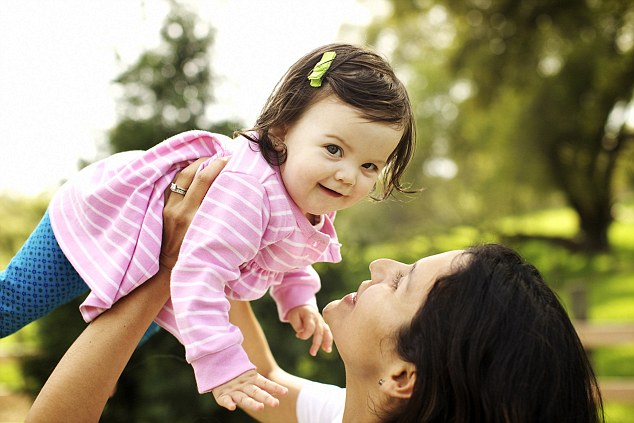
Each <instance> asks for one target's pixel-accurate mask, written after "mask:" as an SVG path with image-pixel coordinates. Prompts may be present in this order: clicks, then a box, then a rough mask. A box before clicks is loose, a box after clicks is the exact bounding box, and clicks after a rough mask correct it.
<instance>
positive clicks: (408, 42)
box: [370, 0, 634, 251]
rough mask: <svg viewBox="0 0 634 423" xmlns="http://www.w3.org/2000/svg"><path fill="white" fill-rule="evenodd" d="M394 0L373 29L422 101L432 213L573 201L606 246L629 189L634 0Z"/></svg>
mask: <svg viewBox="0 0 634 423" xmlns="http://www.w3.org/2000/svg"><path fill="white" fill-rule="evenodd" d="M390 3H391V5H392V13H391V14H390V15H388V16H387V17H386V18H383V19H380V20H378V21H377V22H376V23H375V24H374V25H373V27H372V28H371V30H370V41H371V42H374V43H376V44H382V43H389V44H392V45H394V54H393V56H394V61H395V63H396V64H397V66H399V67H401V68H402V70H403V73H404V74H405V76H406V80H407V82H408V87H409V88H410V92H411V94H412V98H413V99H414V102H415V103H416V104H415V109H416V113H417V124H418V128H419V134H420V136H419V142H420V146H421V148H420V149H419V154H418V155H417V164H416V168H415V170H414V172H416V173H417V174H420V172H421V171H422V175H423V176H424V177H425V178H426V180H428V181H429V182H428V184H429V187H430V189H429V190H428V191H427V192H426V193H425V194H426V197H427V202H428V203H429V204H434V207H430V209H431V210H430V211H431V213H430V214H429V215H427V216H429V219H430V220H440V221H442V222H445V223H453V224H456V223H469V224H471V223H475V222H481V221H482V220H486V219H490V218H491V217H495V216H500V215H513V214H517V213H523V212H526V211H531V210H535V209H539V208H543V207H544V206H551V205H553V204H555V202H559V203H560V204H561V203H562V202H563V201H565V202H566V203H567V204H568V206H569V207H571V208H572V209H573V210H574V211H575V212H576V213H577V215H578V218H579V225H578V228H577V233H576V237H575V241H577V242H578V243H579V244H580V245H581V246H582V247H583V248H585V249H587V250H588V251H600V250H603V249H606V248H607V247H608V243H607V241H608V237H607V231H608V228H609V225H610V224H611V223H612V221H613V215H612V205H613V203H614V202H615V200H618V199H617V198H616V197H615V194H618V195H621V196H622V195H623V193H624V192H631V173H630V176H626V175H627V173H625V170H621V169H625V168H629V169H630V170H631V162H630V165H627V163H628V161H627V158H628V157H629V158H630V159H631V157H632V147H631V144H632V143H631V140H632V138H633V136H634V133H633V132H632V128H631V127H630V126H628V125H627V124H626V123H625V113H626V109H627V108H628V107H631V103H630V102H631V100H632V90H633V89H634V43H633V42H632V39H634V4H632V2H630V1H628V0H615V1H608V2H601V1H586V0H570V1H566V2H516V1H509V0H493V1H466V2H465V1H440V0H423V1H416V2H412V1H406V0H394V1H392V2H390ZM448 163H449V164H451V163H454V164H455V165H456V170H457V174H456V175H455V177H454V178H452V177H450V176H451V174H449V175H448V174H446V172H445V176H443V172H441V170H442V166H440V167H439V165H442V164H445V165H447V164H448ZM446 169H447V168H446V166H445V170H446ZM617 181H618V182H617ZM615 184H618V191H617V190H616V188H615ZM626 185H627V186H628V187H629V188H626ZM628 190H629V191H628ZM492 205H495V207H492ZM439 206H440V207H439ZM448 210H449V213H447V211H448ZM407 223H409V221H407Z"/></svg>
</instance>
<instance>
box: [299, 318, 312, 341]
mask: <svg viewBox="0 0 634 423" xmlns="http://www.w3.org/2000/svg"><path fill="white" fill-rule="evenodd" d="M303 324H304V325H303V327H302V328H301V330H300V331H297V334H296V335H297V337H298V338H299V339H303V340H306V339H308V338H310V336H311V335H313V334H314V333H315V329H316V326H317V325H316V324H315V320H314V319H312V318H308V319H304V320H303Z"/></svg>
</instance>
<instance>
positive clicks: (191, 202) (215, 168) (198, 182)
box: [177, 157, 229, 208]
mask: <svg viewBox="0 0 634 423" xmlns="http://www.w3.org/2000/svg"><path fill="white" fill-rule="evenodd" d="M228 161H229V159H228V158H226V157H222V158H219V159H215V160H212V161H211V162H209V163H207V165H206V166H205V168H204V169H202V170H201V171H200V172H198V174H197V175H195V177H192V179H191V180H190V183H189V184H188V185H187V186H188V189H187V193H186V194H185V202H186V203H187V205H188V206H194V207H196V208H198V207H199V206H200V204H201V203H202V202H203V199H204V198H205V195H206V194H207V191H209V188H210V187H211V184H212V183H213V182H214V180H215V179H216V178H217V177H218V174H220V172H221V171H222V169H223V168H224V167H225V165H226V164H227V162H228ZM194 163H196V162H194ZM197 169H198V168H197ZM187 177H189V175H187ZM177 185H178V183H177ZM179 186H180V185H179Z"/></svg>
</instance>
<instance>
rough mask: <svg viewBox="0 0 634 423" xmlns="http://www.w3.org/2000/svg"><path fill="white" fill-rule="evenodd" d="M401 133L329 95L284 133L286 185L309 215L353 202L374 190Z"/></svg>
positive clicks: (339, 207) (343, 207) (342, 206)
mask: <svg viewBox="0 0 634 423" xmlns="http://www.w3.org/2000/svg"><path fill="white" fill-rule="evenodd" d="M402 135H403V131H402V129H398V128H396V127H395V126H392V125H389V124H386V123H382V122H371V121H368V120H367V119H365V118H363V117H362V116H361V114H360V113H359V112H358V111H357V110H356V109H354V108H353V107H351V106H349V105H348V104H346V103H343V102H342V101H340V100H339V99H338V98H337V97H336V96H334V95H331V96H327V97H325V98H323V99H321V100H319V101H318V102H316V103H314V104H313V105H312V106H311V107H309V108H308V109H307V110H306V111H305V112H304V114H303V115H302V116H301V117H300V119H299V120H298V121H297V122H295V123H294V124H293V125H291V126H289V127H288V128H286V130H285V131H284V133H283V134H280V135H279V137H280V138H281V139H282V141H284V143H285V144H286V148H287V158H286V162H285V163H284V164H283V165H282V166H281V172H282V179H283V180H284V185H285V186H286V190H287V191H288V193H289V194H290V196H291V197H292V198H293V200H294V201H295V203H296V204H297V205H298V207H299V208H300V210H301V211H302V212H303V213H304V214H305V215H306V216H307V217H310V216H311V215H321V214H325V213H329V212H332V211H336V210H341V209H345V208H347V207H350V206H352V205H354V204H356V203H358V202H359V201H361V200H362V199H364V198H366V197H367V196H368V194H369V193H370V192H371V191H372V189H373V187H374V185H375V183H376V182H377V180H378V177H379V174H380V173H381V171H382V170H383V169H384V168H385V166H386V163H387V159H388V157H389V156H390V154H392V152H393V151H394V149H395V148H396V146H397V145H398V143H399V141H400V139H401V136H402Z"/></svg>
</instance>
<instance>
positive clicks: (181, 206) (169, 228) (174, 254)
mask: <svg viewBox="0 0 634 423" xmlns="http://www.w3.org/2000/svg"><path fill="white" fill-rule="evenodd" d="M208 160H209V159H208V158H207V157H202V158H200V159H198V160H196V161H194V162H192V163H191V164H189V165H188V166H187V167H186V168H184V169H182V170H181V171H180V172H178V173H177V174H176V177H175V178H174V183H175V184H176V185H177V186H178V187H179V188H181V189H183V190H185V193H184V194H180V193H178V192H172V191H171V190H170V189H169V188H168V189H167V190H166V191H165V205H164V206H163V241H162V243H161V256H160V259H159V264H160V265H161V266H163V267H166V268H168V269H172V268H173V267H174V265H175V264H176V261H177V260H178V252H179V251H180V246H181V244H182V242H183V238H184V237H185V233H186V232H187V228H189V224H190V223H191V221H192V219H193V217H194V215H195V214H196V211H197V210H198V207H200V204H201V203H202V201H203V199H204V198H205V194H206V193H207V191H208V190H209V187H210V186H211V184H212V182H213V181H214V179H216V177H217V176H218V174H219V173H220V171H221V170H222V168H223V167H224V166H225V164H227V160H226V159H217V160H213V161H211V162H209V163H208V164H207V166H206V167H205V168H204V169H202V170H201V171H200V172H198V169H199V168H200V166H201V165H203V164H204V163H205V162H206V161H208ZM197 172H198V173H197Z"/></svg>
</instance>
